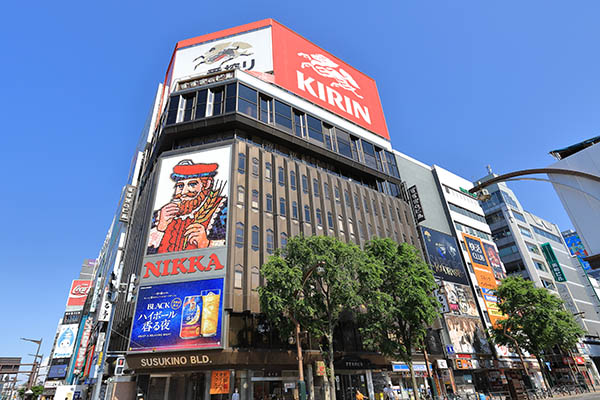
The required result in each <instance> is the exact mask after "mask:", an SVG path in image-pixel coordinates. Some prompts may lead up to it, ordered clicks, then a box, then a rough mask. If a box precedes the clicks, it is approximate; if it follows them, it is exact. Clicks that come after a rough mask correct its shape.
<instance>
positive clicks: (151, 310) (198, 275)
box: [129, 146, 231, 351]
mask: <svg viewBox="0 0 600 400" xmlns="http://www.w3.org/2000/svg"><path fill="white" fill-rule="evenodd" d="M230 163H231V146H220V147H216V148H211V149H206V150H200V151H195V152H189V153H183V154H177V155H173V156H167V157H163V158H162V159H161V161H160V166H159V170H158V179H157V184H156V188H155V196H154V202H153V208H152V210H153V211H152V214H151V216H150V222H149V224H150V229H149V234H148V241H147V246H146V256H145V257H144V259H143V266H142V273H141V276H140V288H139V291H138V297H137V304H136V311H135V314H134V319H133V325H132V329H131V340H130V343H129V351H154V350H184V349H198V348H203V349H206V348H221V347H222V346H223V343H222V333H223V331H222V318H223V294H224V293H223V289H224V278H225V267H226V265H227V248H226V242H227V210H228V209H227V204H228V199H229V191H230V185H229V182H230V175H231V166H230Z"/></svg>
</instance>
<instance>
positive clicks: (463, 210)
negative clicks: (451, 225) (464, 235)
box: [448, 203, 486, 224]
mask: <svg viewBox="0 0 600 400" xmlns="http://www.w3.org/2000/svg"><path fill="white" fill-rule="evenodd" d="M448 207H449V208H450V210H452V211H454V212H456V213H459V214H462V215H464V216H466V217H469V218H472V219H474V220H477V221H479V222H483V223H484V224H485V223H486V221H485V217H484V216H483V215H479V214H476V213H474V212H473V211H470V210H467V209H466V208H463V207H459V206H457V205H454V204H452V203H448Z"/></svg>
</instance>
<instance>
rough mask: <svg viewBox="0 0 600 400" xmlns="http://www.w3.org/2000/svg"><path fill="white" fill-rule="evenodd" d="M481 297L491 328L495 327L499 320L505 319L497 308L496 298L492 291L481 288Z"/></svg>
mask: <svg viewBox="0 0 600 400" xmlns="http://www.w3.org/2000/svg"><path fill="white" fill-rule="evenodd" d="M481 295H482V297H483V302H484V303H485V308H487V312H488V316H489V317H490V322H491V323H492V325H493V326H496V324H497V322H498V321H499V320H502V319H506V316H504V314H502V312H501V311H500V308H499V307H498V297H496V293H495V292H494V291H493V290H492V289H486V288H481Z"/></svg>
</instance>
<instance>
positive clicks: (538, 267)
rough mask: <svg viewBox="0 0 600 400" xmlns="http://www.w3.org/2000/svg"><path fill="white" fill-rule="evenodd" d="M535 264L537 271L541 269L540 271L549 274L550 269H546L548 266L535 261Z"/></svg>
mask: <svg viewBox="0 0 600 400" xmlns="http://www.w3.org/2000/svg"><path fill="white" fill-rule="evenodd" d="M533 263H534V264H535V268H537V269H539V270H540V271H543V272H548V269H546V266H545V265H544V263H543V262H540V261H534V262H533Z"/></svg>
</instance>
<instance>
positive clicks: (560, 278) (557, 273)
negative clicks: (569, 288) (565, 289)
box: [540, 243, 567, 282]
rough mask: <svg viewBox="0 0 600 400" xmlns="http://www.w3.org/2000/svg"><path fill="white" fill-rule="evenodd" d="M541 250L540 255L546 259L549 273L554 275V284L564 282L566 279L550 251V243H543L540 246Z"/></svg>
mask: <svg viewBox="0 0 600 400" xmlns="http://www.w3.org/2000/svg"><path fill="white" fill-rule="evenodd" d="M540 247H541V248H542V253H543V254H544V257H545V258H546V262H548V265H549V266H550V271H552V275H554V280H555V281H556V282H566V281H567V278H565V273H564V272H563V270H562V268H561V267H560V264H559V262H558V259H557V258H556V254H554V250H552V246H551V245H550V243H544V244H542V245H541V246H540Z"/></svg>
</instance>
